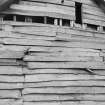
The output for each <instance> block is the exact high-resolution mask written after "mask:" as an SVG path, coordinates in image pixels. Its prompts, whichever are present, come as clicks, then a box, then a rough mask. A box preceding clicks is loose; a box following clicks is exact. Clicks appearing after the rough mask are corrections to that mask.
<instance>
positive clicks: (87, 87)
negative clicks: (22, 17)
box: [0, 0, 105, 105]
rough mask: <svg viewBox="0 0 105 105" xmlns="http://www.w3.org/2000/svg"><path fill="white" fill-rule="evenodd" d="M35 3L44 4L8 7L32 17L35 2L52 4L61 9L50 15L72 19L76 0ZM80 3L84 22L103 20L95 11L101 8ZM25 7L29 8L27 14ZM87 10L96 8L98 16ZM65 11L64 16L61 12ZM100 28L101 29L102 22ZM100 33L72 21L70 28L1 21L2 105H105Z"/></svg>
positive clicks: (103, 39)
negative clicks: (78, 25) (62, 2)
mask: <svg viewBox="0 0 105 105" xmlns="http://www.w3.org/2000/svg"><path fill="white" fill-rule="evenodd" d="M31 1H33V2H31ZM35 1H40V2H42V0H30V2H23V1H21V2H20V4H19V5H18V4H15V5H13V6H11V10H9V11H10V13H12V12H14V11H15V12H16V14H23V13H25V14H29V15H31V13H32V14H33V13H34V12H31V13H30V11H31V9H33V8H35V11H36V9H37V6H39V7H42V6H43V8H45V7H46V8H50V6H51V7H52V8H54V7H55V8H56V9H54V11H55V10H58V13H59V12H61V13H60V14H61V15H58V13H57V14H56V15H55V13H54V15H53V16H55V17H56V16H58V17H57V18H65V17H72V18H70V20H72V21H74V20H75V14H74V13H73V11H75V8H74V1H75V0H65V2H64V4H63V5H64V6H62V5H61V1H60V0H43V2H50V3H51V4H48V3H47V4H43V3H39V2H35ZM78 1H79V0H78ZM80 2H82V3H83V21H84V23H83V25H84V24H85V25H87V23H88V21H89V22H90V21H96V20H97V21H99V22H101V23H102V22H104V18H103V17H104V16H100V15H98V13H99V14H102V15H104V14H103V13H102V12H99V11H101V10H100V9H99V8H98V7H96V5H95V4H94V3H93V2H91V0H80ZM27 3H28V4H27ZM54 4H57V5H54ZM23 5H24V8H22V7H23ZM29 5H33V7H32V8H31V6H29ZM36 5H37V6H36ZM66 6H67V7H66ZM13 8H14V9H13ZM29 8H30V11H29V12H28V11H27V12H25V11H26V9H27V10H29ZM90 8H94V9H96V10H97V14H95V12H93V11H90ZM12 9H13V10H12ZM18 9H20V11H19V10H18ZM21 9H23V12H22V11H21ZM94 9H91V10H94ZM61 10H64V11H63V12H62V11H61ZM70 10H71V11H70ZM9 11H5V13H8V12H9ZM37 11H38V10H37ZM41 11H42V10H41ZM43 11H45V13H46V15H51V13H50V11H52V10H49V12H46V9H45V10H43ZM65 11H66V12H65ZM15 12H14V13H15ZM71 12H72V13H73V14H71ZM90 12H91V13H90ZM93 13H94V14H93ZM34 14H36V12H35V13H34ZM64 14H66V15H65V16H63V15H64ZM69 14H70V15H69ZM41 15H42V14H41ZM59 16H61V17H59ZM88 17H89V18H88ZM93 17H96V18H93ZM100 18H101V20H99V19H100ZM66 19H68V18H66ZM93 19H94V20H93ZM95 19H96V20H95ZM85 20H87V21H85ZM89 24H91V23H89ZM95 25H97V24H95ZM98 26H100V27H102V24H98ZM104 35H105V32H103V31H102V30H101V28H100V30H98V29H97V30H92V29H87V27H85V28H84V27H83V26H81V27H79V28H78V27H76V25H75V23H74V24H73V26H70V27H63V26H57V25H48V24H38V23H25V22H11V21H2V22H1V23H0V105H105V62H104V59H105V45H104V44H105V36H104Z"/></svg>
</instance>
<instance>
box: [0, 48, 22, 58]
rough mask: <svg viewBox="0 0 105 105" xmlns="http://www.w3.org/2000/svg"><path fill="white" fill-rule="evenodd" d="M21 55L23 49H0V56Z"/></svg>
mask: <svg viewBox="0 0 105 105" xmlns="http://www.w3.org/2000/svg"><path fill="white" fill-rule="evenodd" d="M23 56H24V51H15V50H9V49H0V58H22V57H23Z"/></svg>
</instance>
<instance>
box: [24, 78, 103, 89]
mask: <svg viewBox="0 0 105 105" xmlns="http://www.w3.org/2000/svg"><path fill="white" fill-rule="evenodd" d="M73 86H75V87H82V88H84V87H86V86H87V87H92V88H94V87H105V82H104V80H103V81H97V80H96V81H95V80H94V81H93V80H87V81H81V80H79V81H69V80H67V81H63V80H62V81H49V82H39V83H34V82H33V83H24V87H25V89H26V88H27V87H28V88H29V87H32V88H34V87H37V88H38V87H73Z"/></svg>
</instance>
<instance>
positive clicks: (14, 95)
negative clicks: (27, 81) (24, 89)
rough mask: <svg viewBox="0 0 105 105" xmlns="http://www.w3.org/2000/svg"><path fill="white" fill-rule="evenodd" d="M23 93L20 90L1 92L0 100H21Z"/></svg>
mask: <svg viewBox="0 0 105 105" xmlns="http://www.w3.org/2000/svg"><path fill="white" fill-rule="evenodd" d="M20 97H21V92H20V91H19V90H0V98H14V99H15V98H20Z"/></svg>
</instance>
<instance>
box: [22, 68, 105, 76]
mask: <svg viewBox="0 0 105 105" xmlns="http://www.w3.org/2000/svg"><path fill="white" fill-rule="evenodd" d="M92 71H93V72H94V73H96V74H97V75H105V71H104V69H103V70H92ZM23 73H24V74H89V72H88V71H87V70H86V69H32V70H30V69H28V68H23Z"/></svg>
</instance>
